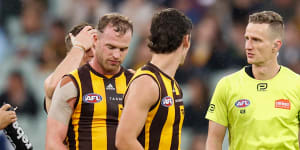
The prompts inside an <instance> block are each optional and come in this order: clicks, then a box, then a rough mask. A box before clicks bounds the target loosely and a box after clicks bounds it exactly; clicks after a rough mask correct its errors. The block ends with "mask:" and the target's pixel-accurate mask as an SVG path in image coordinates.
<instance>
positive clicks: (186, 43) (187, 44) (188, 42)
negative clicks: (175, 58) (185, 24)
mask: <svg viewBox="0 0 300 150" xmlns="http://www.w3.org/2000/svg"><path fill="white" fill-rule="evenodd" d="M190 46H191V34H187V35H185V36H184V37H183V48H184V49H189V48H190Z"/></svg>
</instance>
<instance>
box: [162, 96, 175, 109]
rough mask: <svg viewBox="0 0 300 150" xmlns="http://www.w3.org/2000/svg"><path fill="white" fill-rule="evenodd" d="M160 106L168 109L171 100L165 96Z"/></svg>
mask: <svg viewBox="0 0 300 150" xmlns="http://www.w3.org/2000/svg"><path fill="white" fill-rule="evenodd" d="M161 104H162V105H163V106H165V107H170V106H172V105H173V99H172V97H170V96H166V97H164V98H163V99H162V100H161Z"/></svg>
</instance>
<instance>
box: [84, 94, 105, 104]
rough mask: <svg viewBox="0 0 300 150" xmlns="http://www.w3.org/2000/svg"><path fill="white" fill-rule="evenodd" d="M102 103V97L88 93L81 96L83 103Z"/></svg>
mask: <svg viewBox="0 0 300 150" xmlns="http://www.w3.org/2000/svg"><path fill="white" fill-rule="evenodd" d="M101 101H102V96H101V95H99V94H96V93H88V94H85V95H84V96H83V102H85V103H99V102H101Z"/></svg>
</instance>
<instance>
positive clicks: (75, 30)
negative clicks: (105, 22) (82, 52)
mask: <svg viewBox="0 0 300 150" xmlns="http://www.w3.org/2000/svg"><path fill="white" fill-rule="evenodd" d="M85 26H92V25H90V24H88V23H82V24H79V25H77V26H74V27H73V28H72V29H71V30H70V31H69V32H68V33H72V34H73V36H76V35H77V34H78V33H79V32H80V31H81V30H82V29H83V28H84V27H85ZM92 27H93V26H92ZM93 28H94V27H93ZM65 43H66V48H67V50H68V51H69V50H70V49H71V48H72V47H73V45H72V42H71V37H70V36H69V34H68V35H66V37H65Z"/></svg>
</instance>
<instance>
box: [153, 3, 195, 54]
mask: <svg viewBox="0 0 300 150" xmlns="http://www.w3.org/2000/svg"><path fill="white" fill-rule="evenodd" d="M192 28H193V24H192V21H191V20H190V19H189V18H188V17H187V16H185V15H184V14H183V13H182V12H181V11H179V10H177V9H175V8H168V9H164V10H161V11H159V12H157V13H155V14H154V16H153V17H152V22H151V27H150V33H151V35H150V36H149V43H148V47H149V48H150V50H151V51H152V52H154V53H157V54H166V53H171V52H173V51H175V50H176V49H177V48H178V47H179V46H180V44H181V43H182V40H183V37H184V36H185V35H188V34H190V33H191V30H192Z"/></svg>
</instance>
